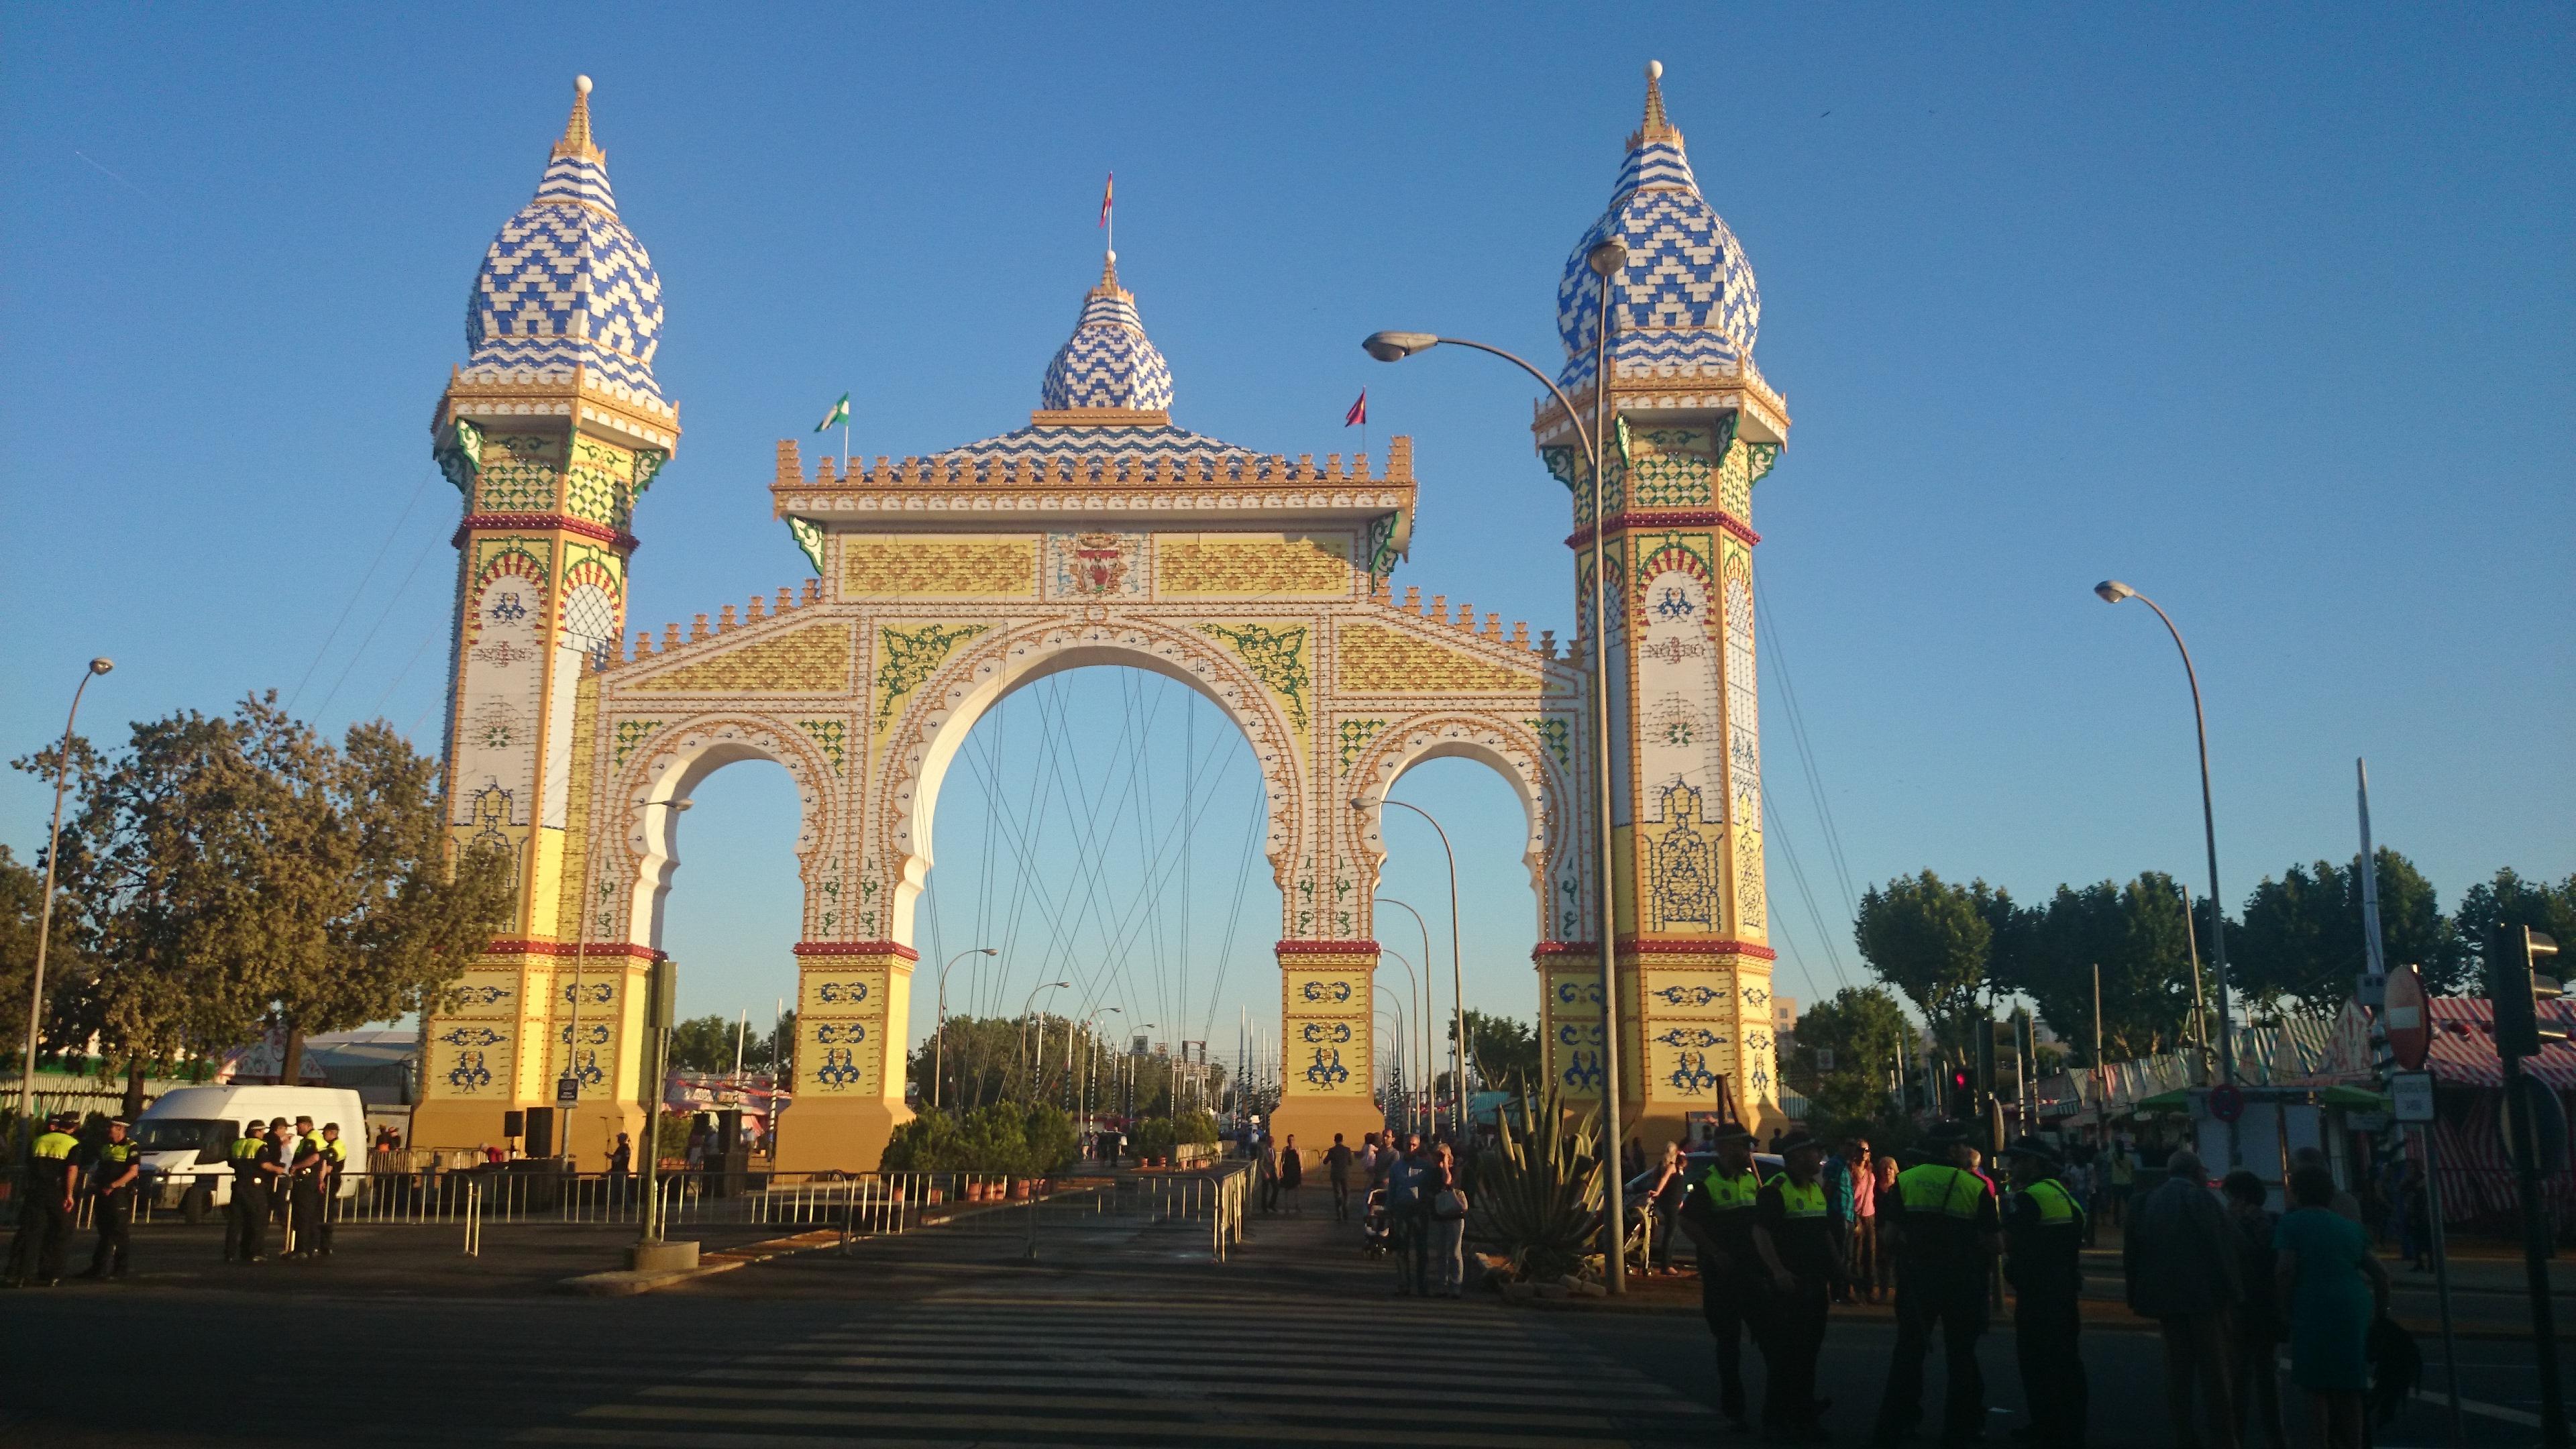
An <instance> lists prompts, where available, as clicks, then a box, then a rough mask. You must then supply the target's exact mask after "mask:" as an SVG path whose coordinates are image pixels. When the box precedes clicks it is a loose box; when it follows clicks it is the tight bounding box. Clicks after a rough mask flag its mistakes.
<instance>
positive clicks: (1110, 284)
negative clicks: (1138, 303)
mask: <svg viewBox="0 0 2576 1449" xmlns="http://www.w3.org/2000/svg"><path fill="white" fill-rule="evenodd" d="M1091 295H1093V296H1095V297H1132V294H1131V293H1129V292H1128V290H1127V289H1126V288H1124V287H1121V286H1119V285H1118V254H1117V253H1116V252H1114V251H1113V252H1104V253H1102V255H1101V258H1100V285H1099V286H1097V287H1094V288H1092V289H1091Z"/></svg>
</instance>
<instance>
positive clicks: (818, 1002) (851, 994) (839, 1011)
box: [796, 958, 886, 1021]
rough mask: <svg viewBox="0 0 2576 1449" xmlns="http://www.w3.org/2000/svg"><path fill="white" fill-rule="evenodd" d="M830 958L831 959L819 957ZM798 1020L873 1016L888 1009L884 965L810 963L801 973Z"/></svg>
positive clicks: (798, 991) (797, 1010)
mask: <svg viewBox="0 0 2576 1449" xmlns="http://www.w3.org/2000/svg"><path fill="white" fill-rule="evenodd" d="M818 959H829V958H818ZM797 975H798V976H799V978H801V979H800V980H799V981H798V982H797V992H796V1019H797V1020H799V1021H803V1020H805V1019H806V1018H808V1017H820V1016H870V1015H874V1014H875V1013H877V1012H880V1011H883V1010H884V1009H885V989H886V971H885V968H884V967H882V966H874V967H870V966H843V967H832V966H821V965H816V964H813V963H812V962H808V963H807V964H806V965H805V967H804V969H803V970H801V971H799V972H798V973H797Z"/></svg>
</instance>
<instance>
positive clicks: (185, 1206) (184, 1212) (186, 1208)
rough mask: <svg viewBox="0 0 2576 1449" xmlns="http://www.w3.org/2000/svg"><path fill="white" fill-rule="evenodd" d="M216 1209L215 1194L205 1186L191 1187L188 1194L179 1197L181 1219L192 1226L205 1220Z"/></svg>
mask: <svg viewBox="0 0 2576 1449" xmlns="http://www.w3.org/2000/svg"><path fill="white" fill-rule="evenodd" d="M214 1210H215V1195H214V1193H213V1192H211V1191H209V1190H208V1189H206V1188H203V1187H192V1188H189V1189H188V1192H187V1195H186V1196H184V1197H182V1198H180V1199H179V1220H180V1221H182V1222H184V1223H187V1224H189V1225H190V1226H192V1227H193V1226H195V1225H196V1224H198V1223H202V1222H204V1221H205V1220H206V1219H207V1217H208V1216H210V1215H211V1214H212V1213H213V1212H214Z"/></svg>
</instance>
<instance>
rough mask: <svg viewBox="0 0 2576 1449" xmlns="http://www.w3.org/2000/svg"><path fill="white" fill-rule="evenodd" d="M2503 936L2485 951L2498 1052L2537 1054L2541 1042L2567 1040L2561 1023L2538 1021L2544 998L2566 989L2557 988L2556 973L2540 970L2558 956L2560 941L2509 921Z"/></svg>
mask: <svg viewBox="0 0 2576 1449" xmlns="http://www.w3.org/2000/svg"><path fill="white" fill-rule="evenodd" d="M2502 937H2503V939H2501V940H2500V941H2498V942H2497V943H2496V944H2497V945H2498V946H2499V947H2500V948H2501V949H2499V950H2495V951H2490V952H2489V953H2487V960H2488V962H2489V963H2490V964H2489V965H2488V968H2487V971H2488V980H2487V996H2488V999H2489V1000H2491V1001H2493V1002H2494V1003H2495V1043H2496V1051H2497V1053H2498V1054H2499V1055H2502V1056H2514V1057H2529V1056H2538V1055H2539V1054H2540V1048H2541V1044H2542V1043H2544V1042H2553V1041H2565V1040H2567V1033H2566V1031H2565V1030H2564V1029H2563V1028H2560V1027H2556V1026H2543V1025H2541V1024H2540V1003H2541V1002H2544V1001H2556V1000H2557V999H2558V998H2559V997H2561V996H2563V995H2565V994H2566V993H2565V992H2563V991H2561V990H2560V989H2559V987H2558V978H2557V977H2554V976H2543V975H2541V974H2540V971H2541V968H2542V967H2543V966H2545V965H2548V964H2549V963H2551V962H2552V961H2554V960H2555V959H2556V958H2557V956H2558V942H2557V941H2556V940H2555V939H2554V938H2552V937H2551V936H2549V935H2548V934H2547V933H2545V932H2541V931H2535V930H2533V929H2531V928H2530V927H2529V926H2507V927H2505V928H2504V930H2503V932H2502ZM2554 1015H2555V1014H2554V1013H2553V1018H2554Z"/></svg>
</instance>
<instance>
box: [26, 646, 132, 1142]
mask: <svg viewBox="0 0 2576 1449" xmlns="http://www.w3.org/2000/svg"><path fill="white" fill-rule="evenodd" d="M115 667H116V661H115V660H113V659H109V658H106V657H105V656H101V657H99V658H97V659H93V660H91V661H90V662H89V668H88V669H86V670H84V671H82V673H81V682H80V683H78V684H75V685H73V686H72V712H71V713H70V714H69V715H68V716H66V717H65V718H64V720H63V753H62V757H61V758H59V759H57V760H55V761H54V825H53V832H52V834H50V835H48V836H47V837H46V838H45V903H44V905H43V906H41V907H40V908H38V910H37V912H36V979H35V982H34V984H33V986H32V988H31V990H30V992H29V994H28V997H27V1048H26V1051H25V1053H24V1061H25V1063H26V1065H25V1069H24V1070H23V1071H22V1072H20V1074H19V1077H18V1131H19V1135H21V1136H22V1137H25V1138H26V1139H27V1140H29V1141H31V1142H32V1141H34V1140H35V1127H34V1119H33V1115H32V1114H33V1113H34V1112H35V1110H36V1033H37V1031H38V1030H39V1029H40V1028H41V1027H42V1026H43V1024H44V1014H45V946H46V943H48V942H50V941H51V940H53V938H54V858H55V857H56V856H59V855H61V854H62V850H63V792H64V791H66V790H68V789H70V788H71V783H72V727H73V726H74V725H75V724H77V723H78V722H79V720H80V702H81V696H82V695H83V694H85V693H87V692H88V691H89V682H90V681H91V680H93V679H96V678H98V677H99V676H100V675H102V674H105V673H106V672H108V671H109V670H111V669H114V668H115Z"/></svg>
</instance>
